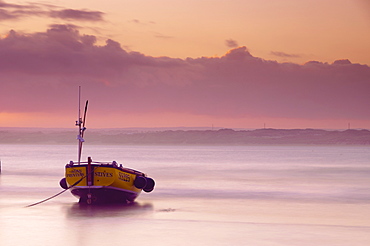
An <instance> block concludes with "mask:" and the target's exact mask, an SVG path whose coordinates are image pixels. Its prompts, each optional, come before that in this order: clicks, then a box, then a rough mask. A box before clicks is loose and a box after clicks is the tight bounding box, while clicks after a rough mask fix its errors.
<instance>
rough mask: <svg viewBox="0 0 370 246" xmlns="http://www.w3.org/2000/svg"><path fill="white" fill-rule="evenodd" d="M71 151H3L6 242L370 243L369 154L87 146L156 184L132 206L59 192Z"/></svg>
mask: <svg viewBox="0 0 370 246" xmlns="http://www.w3.org/2000/svg"><path fill="white" fill-rule="evenodd" d="M76 156H77V149H76V147H75V146H58V145H48V146H46V145H45V146H44V145H0V159H1V161H2V174H1V176H0V192H1V193H0V194H1V195H0V245H30V246H32V245H37V246H39V245H69V246H77V245H78V246H83V245H89V246H95V245H96V246H97V245H99V246H100V245H124V244H133V245H152V246H159V245H161V246H162V245H164V246H166V245H180V246H181V245H251V246H260V245H269V246H270V245H271V246H272V245H276V246H278V245H279V246H280V245H281V246H283V245H284V246H287V245H292V246H306V245H315V246H316V245H317V246H321V245H324V246H332V245H333V246H334V245H335V246H342V245H343V246H347V245H350V246H357V245H359V246H367V245H370V147H356V146H351V147H317V146H316V147H313V146H306V147H302V146H300V147H294V146H290V147H289V146H283V147H276V146H275V147H272V146H258V147H253V146H239V147H235V146H227V147H220V146H218V147H215V146H201V147H199V146H89V145H86V146H85V147H84V159H86V158H87V156H92V158H93V160H96V161H113V160H116V161H117V162H118V163H122V164H124V165H125V166H128V167H132V168H135V169H138V170H141V171H144V172H146V173H147V174H148V175H150V176H152V177H153V178H154V179H155V180H156V183H157V185H156V188H155V190H154V191H153V192H152V193H142V194H141V195H140V196H139V198H138V199H137V202H136V203H134V204H132V205H130V206H127V205H126V206H121V205H115V206H96V207H94V206H80V205H79V204H78V203H77V198H75V197H73V196H72V195H71V194H70V193H69V191H67V192H65V193H63V194H62V195H60V196H58V197H56V198H54V199H52V200H49V201H47V202H45V203H42V204H40V205H37V206H34V207H25V206H27V205H29V204H32V203H35V202H38V201H40V200H43V199H45V198H47V197H50V196H52V195H54V194H56V193H58V192H60V191H61V190H62V189H61V188H60V187H59V180H60V178H61V177H63V174H64V165H65V163H67V162H69V161H70V160H75V159H76Z"/></svg>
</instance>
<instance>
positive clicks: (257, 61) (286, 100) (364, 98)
mask: <svg viewBox="0 0 370 246" xmlns="http://www.w3.org/2000/svg"><path fill="white" fill-rule="evenodd" d="M0 73H1V75H2V76H1V77H0V92H1V96H0V105H1V106H0V111H1V112H21V111H22V112H23V111H26V112H29V111H45V112H49V111H50V112H54V111H55V110H57V111H58V112H59V111H63V110H65V111H67V110H68V111H70V110H71V108H73V107H74V104H75V100H74V99H73V98H74V96H75V94H74V92H75V88H77V86H78V85H82V86H83V87H84V91H85V94H87V95H89V99H91V100H92V101H93V102H94V104H95V106H94V108H95V110H96V111H100V112H101V113H102V114H107V113H109V112H114V113H116V114H126V113H153V112H176V113H187V114H196V115H208V116H213V117H280V118H302V119H319V120H320V119H323V120H324V119H343V118H353V119H367V120H369V119H370V115H369V113H368V108H369V105H370V97H369V94H370V68H369V67H368V66H367V65H360V64H354V63H351V62H350V61H348V60H345V59H344V60H338V61H335V62H334V63H332V64H329V63H322V62H318V61H311V62H307V63H306V64H304V65H298V64H294V63H279V62H276V61H269V60H264V59H261V58H258V57H254V56H253V55H252V54H251V53H250V52H249V51H248V50H247V48H246V47H239V48H236V49H232V50H230V51H229V52H228V53H227V54H225V55H223V56H221V57H212V58H209V57H201V58H197V59H192V58H187V59H174V58H169V57H151V56H146V55H144V54H142V53H139V52H127V51H126V50H124V49H123V48H122V46H121V44H120V43H118V42H116V41H114V40H107V41H106V43H105V44H104V45H97V43H96V37H95V36H92V35H82V34H81V33H80V32H79V31H78V30H77V29H76V27H75V26H65V25H54V26H52V27H51V28H50V29H49V30H47V31H46V32H42V33H33V34H27V35H26V34H19V33H17V32H15V31H11V32H10V33H9V34H8V35H7V37H5V38H2V39H0ZM45 101H46V102H47V103H45Z"/></svg>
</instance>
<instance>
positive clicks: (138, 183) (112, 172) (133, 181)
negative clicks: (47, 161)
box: [61, 163, 154, 204]
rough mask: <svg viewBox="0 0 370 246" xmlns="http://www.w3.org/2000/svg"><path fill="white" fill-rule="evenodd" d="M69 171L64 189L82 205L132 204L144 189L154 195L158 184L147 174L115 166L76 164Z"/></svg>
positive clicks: (67, 167)
mask: <svg viewBox="0 0 370 246" xmlns="http://www.w3.org/2000/svg"><path fill="white" fill-rule="evenodd" d="M65 171H66V172H65V180H64V181H63V180H61V186H62V187H63V186H64V187H63V188H65V189H67V188H68V189H70V191H71V193H72V194H73V195H74V196H76V197H77V198H79V201H80V202H82V203H88V204H92V203H111V202H132V201H134V200H135V199H136V198H137V197H138V196H139V194H140V193H141V191H142V190H143V189H144V191H146V192H150V191H152V190H153V188H154V181H153V180H152V179H151V178H148V177H146V175H145V174H144V173H142V172H139V171H136V170H133V169H129V168H123V167H118V166H117V165H112V164H102V163H99V164H81V165H74V164H73V163H72V164H67V165H66V170H65ZM62 181H63V182H65V184H63V185H62ZM147 181H150V182H147Z"/></svg>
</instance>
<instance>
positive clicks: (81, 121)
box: [76, 86, 89, 165]
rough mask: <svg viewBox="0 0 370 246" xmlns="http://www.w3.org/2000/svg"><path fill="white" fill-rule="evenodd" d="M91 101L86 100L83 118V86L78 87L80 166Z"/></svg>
mask: <svg viewBox="0 0 370 246" xmlns="http://www.w3.org/2000/svg"><path fill="white" fill-rule="evenodd" d="M88 103H89V101H87V100H86V104H85V111H84V118H83V119H82V118H81V86H79V87H78V120H76V126H78V135H77V139H78V165H80V162H81V153H82V143H83V142H85V140H84V139H83V136H84V132H85V130H86V127H85V122H86V113H87V105H88Z"/></svg>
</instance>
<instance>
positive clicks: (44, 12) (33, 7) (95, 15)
mask: <svg viewBox="0 0 370 246" xmlns="http://www.w3.org/2000/svg"><path fill="white" fill-rule="evenodd" d="M103 15H104V13H103V12H100V11H90V10H76V9H61V7H59V6H55V5H50V4H39V3H28V4H23V5H21V4H8V3H5V2H4V1H0V21H6V20H16V19H21V18H27V17H32V16H42V17H45V16H46V17H51V18H58V19H63V20H75V21H103Z"/></svg>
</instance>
